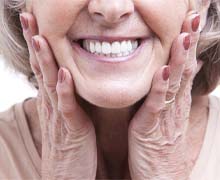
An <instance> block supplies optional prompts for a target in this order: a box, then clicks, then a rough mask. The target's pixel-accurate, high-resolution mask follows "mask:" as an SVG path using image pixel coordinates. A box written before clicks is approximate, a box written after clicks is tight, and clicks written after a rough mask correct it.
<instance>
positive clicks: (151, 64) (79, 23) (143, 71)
mask: <svg viewBox="0 0 220 180" xmlns="http://www.w3.org/2000/svg"><path fill="white" fill-rule="evenodd" d="M32 1H33V12H34V15H35V16H36V19H37V23H38V27H39V33H40V34H41V35H43V36H45V37H46V38H47V40H48V42H49V44H50V46H51V48H52V50H53V53H54V55H55V57H56V60H57V63H58V65H59V66H63V67H66V68H68V69H69V70H70V72H71V74H72V76H73V79H74V83H75V88H76V91H77V93H78V94H79V95H80V96H81V97H82V98H84V99H85V100H87V101H89V102H90V103H92V104H95V105H97V106H101V107H106V108H122V107H127V106H130V105H132V104H134V103H135V102H137V101H138V100H140V99H141V98H143V97H144V96H145V95H147V93H148V92H149V90H150V87H151V81H152V78H153V76H154V73H155V72H156V71H157V70H158V69H159V68H160V67H161V66H163V65H165V64H167V63H168V57H169V53H170V48H171V45H172V42H173V40H174V38H176V37H177V36H178V35H179V34H180V32H181V27H182V23H183V21H184V19H185V16H186V13H187V11H188V10H189V0H178V1H177V0H166V1H164V0H111V1H108V0H62V1H60V0H32ZM79 39H80V40H82V41H80V42H83V41H84V45H85V44H87V48H88V47H90V48H91V49H90V51H92V52H94V48H93V44H94V46H96V48H97V49H95V51H97V52H101V53H102V54H98V55H94V54H93V53H92V52H88V51H87V50H83V49H82V48H80V47H79V46H78V45H77V44H78V43H75V42H74V41H76V40H79ZM123 40H126V43H122V41H123ZM129 40H131V43H130V42H129ZM136 40H138V43H139V46H138V48H137V49H136V47H135V43H136V42H137V41H136ZM140 40H141V41H140ZM102 42H106V43H103V44H102ZM104 44H105V45H104ZM100 45H101V49H102V50H103V52H102V51H100ZM119 45H120V46H119ZM121 46H122V47H121ZM118 47H121V48H118ZM131 47H132V49H134V52H133V53H132V54H131V55H129V54H130V53H131ZM113 49H114V50H113ZM111 50H113V51H111ZM129 50H130V51H129ZM86 51H87V52H86ZM120 51H124V52H127V54H128V53H129V54H128V55H127V54H126V53H124V54H123V53H121V54H120ZM104 53H105V54H108V53H110V54H109V56H111V57H104V56H105V55H104ZM115 56H122V57H120V58H115ZM103 60H105V61H103ZM106 61H110V62H106ZM119 61H120V62H119Z"/></svg>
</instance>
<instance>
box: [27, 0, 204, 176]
mask: <svg viewBox="0 0 220 180" xmlns="http://www.w3.org/2000/svg"><path fill="white" fill-rule="evenodd" d="M124 4H126V5H127V6H126V7H124V6H123V5H124ZM114 5H117V6H114ZM87 6H88V7H87ZM61 7H62V8H61ZM85 7H87V8H85ZM122 7H124V8H122ZM134 7H135V8H134ZM190 8H191V6H190V3H189V2H188V1H174V0H169V1H166V3H164V2H163V1H159V0H158V1H151V0H149V1H148V0H147V1H146V0H143V1H142V0H139V1H138V0H136V1H126V0H124V1H116V0H115V1H112V4H111V6H110V5H106V4H105V2H104V1H99V2H98V1H96V0H92V1H90V2H88V1H83V0H81V1H62V2H61V1H55V0H46V1H45V0H44V1H43V0H42V1H41V0H40V1H34V0H33V6H32V7H31V9H32V10H33V11H32V12H33V14H34V16H35V17H36V21H37V27H38V31H37V30H36V29H35V32H32V35H36V34H40V35H41V36H37V37H36V39H37V40H38V41H39V42H40V43H44V46H43V47H44V48H45V51H43V52H44V53H42V52H38V53H36V51H35V52H33V50H30V49H31V48H32V47H31V45H29V51H30V52H32V55H33V56H36V57H35V58H32V60H31V63H32V67H33V69H34V67H37V69H40V71H41V75H40V76H39V75H38V76H37V77H41V76H43V77H44V79H46V81H44V82H43V79H41V80H40V78H38V81H39V82H41V83H40V84H41V94H43V97H45V98H44V99H46V100H47V101H48V96H49V97H50V98H49V99H50V100H49V102H47V103H45V101H43V102H44V103H39V104H38V109H39V110H38V111H39V112H41V110H43V109H44V104H50V105H49V106H50V108H51V109H53V110H52V111H50V112H49V113H51V114H52V115H53V116H50V117H52V118H56V120H54V121H55V122H56V121H58V122H60V123H64V124H65V121H67V119H69V120H71V121H74V122H75V123H76V122H77V121H79V122H85V121H84V120H83V121H82V119H86V122H89V123H88V124H89V126H90V127H91V128H89V129H93V126H92V125H91V123H90V121H91V119H90V118H88V117H87V115H86V114H85V113H84V112H83V110H82V109H81V107H79V106H78V104H77V102H76V101H74V102H71V103H70V102H69V103H66V102H65V101H64V100H63V99H65V100H67V99H68V98H64V97H67V95H69V97H71V96H72V97H71V98H74V97H73V94H72V93H71V92H74V90H73V84H72V83H73V82H74V87H75V88H76V93H77V94H79V95H80V96H81V97H82V98H84V99H86V100H87V101H88V102H90V103H92V104H94V105H95V106H97V107H96V108H97V109H96V110H97V112H98V111H99V108H98V107H99V106H101V107H104V108H106V110H108V109H107V108H118V109H119V108H122V107H128V106H131V105H133V104H134V103H135V102H137V101H138V100H140V99H141V98H143V97H144V96H145V95H148V96H147V98H146V99H145V101H144V103H143V105H142V106H141V107H140V109H139V110H138V111H137V113H136V114H135V115H134V117H133V118H132V119H131V117H129V116H128V117H129V118H128V119H120V118H119V119H118V122H117V121H115V123H116V124H117V123H119V122H121V121H129V122H130V121H131V123H130V126H129V128H128V129H127V130H128V134H129V137H128V138H129V139H128V144H129V147H128V148H129V152H132V153H130V154H129V168H130V171H131V177H132V179H152V178H153V177H155V176H156V175H158V174H160V175H161V177H167V178H168V179H169V178H174V179H175V178H179V177H181V178H183V179H187V178H188V175H189V172H190V170H189V169H188V168H187V167H186V168H185V167H184V168H182V167H183V166H181V165H182V164H185V165H186V166H187V163H186V162H184V159H181V158H177V154H179V153H182V150H184V148H185V146H186V141H185V133H186V127H187V126H188V119H189V112H190V108H191V95H190V92H191V85H192V80H193V78H194V76H195V74H196V73H197V72H198V70H199V68H200V67H201V64H199V66H197V61H196V51H195V49H196V46H197V41H198V38H199V36H198V34H199V32H196V33H194V34H193V36H192V44H191V48H190V50H189V51H187V52H185V51H184V50H183V46H182V42H183V38H184V37H185V36H186V35H187V34H186V33H185V34H184V33H182V34H180V32H181V31H184V32H188V33H190V34H192V31H191V26H190V25H191V20H192V19H190V18H189V17H191V18H192V16H193V15H192V14H191V16H190V15H189V16H187V18H186V15H187V12H188V11H189V9H190ZM97 12H99V13H100V12H101V14H102V15H106V16H105V17H103V16H101V17H100V15H99V16H98V15H97V14H96V13H97ZM88 13H90V16H89V15H88ZM124 14H126V16H122V15H124ZM116 15H118V16H116ZM194 16H195V15H194ZM120 17H123V18H120ZM30 19H32V18H31V17H30V16H29V20H30ZM32 22H34V20H33V19H32ZM183 22H184V25H183ZM202 22H204V19H202ZM33 24H34V23H33ZM133 24H135V26H134V25H133ZM91 27H92V28H91ZM125 27H126V28H125ZM81 34H89V35H98V36H101V35H106V36H116V35H119V36H120V35H124V34H128V35H129V36H135V35H136V36H140V35H143V36H148V37H150V38H149V40H148V41H149V43H148V45H147V46H146V47H145V48H144V51H143V52H142V53H140V54H139V56H138V57H137V59H136V60H134V62H133V63H128V64H127V66H126V67H123V66H119V67H118V66H110V67H108V66H105V65H100V64H97V63H95V62H92V63H91V62H88V61H87V60H86V59H83V58H82V57H80V56H79V54H77V53H76V52H75V51H74V50H73V49H72V48H71V45H70V41H69V39H70V37H72V38H77V37H79V36H80V35H81ZM179 34H180V35H179ZM32 35H30V34H29V39H28V38H26V40H27V41H29V43H30V39H31V36H32ZM42 36H44V38H46V39H47V41H48V43H49V44H47V42H46V41H44V40H43V39H44V38H43V37H42ZM26 37H27V36H26ZM48 45H49V46H50V47H51V49H50V48H48ZM46 47H47V49H46ZM171 47H173V48H172V49H173V50H172V51H171ZM51 50H52V51H51ZM39 54H40V55H39ZM170 55H171V57H170V58H169V56H170ZM33 56H32V57H33ZM45 57H47V58H45ZM48 57H49V58H48ZM45 59H48V64H49V65H51V66H47V67H48V68H49V67H51V69H50V71H49V70H48V69H47V68H43V67H44V66H43V65H44V63H45V62H44V61H45ZM56 63H57V64H56ZM167 63H168V64H169V66H170V71H171V72H170V75H169V77H170V78H169V80H167V81H164V80H163V72H164V69H165V67H166V66H164V65H165V64H167ZM39 64H40V65H39ZM57 65H58V66H57ZM59 67H64V69H65V72H66V73H68V76H67V77H69V79H68V81H69V83H70V84H72V85H71V86H70V84H69V87H71V88H68V91H66V96H62V95H63V93H62V91H63V90H62V89H61V88H59V87H60V84H59V83H58V82H57V76H56V74H57V73H58V69H59ZM94 69H95V71H94ZM34 71H35V73H37V71H36V69H35V70H34ZM49 72H50V73H49ZM51 72H52V73H51ZM59 74H60V73H59ZM55 77H56V78H55ZM183 79H184V81H182V80H183ZM72 80H73V81H72ZM182 82H183V83H182ZM44 83H45V84H44ZM47 83H49V85H50V86H48V84H47ZM180 83H181V86H180V88H179V84H180ZM131 84H132V88H131ZM48 87H49V88H48ZM51 87H52V88H54V89H51ZM55 87H56V88H55ZM64 87H68V84H66V86H65V85H64ZM64 87H63V88H64ZM177 87H178V88H177ZM48 89H49V90H48ZM64 89H65V88H64ZM55 91H56V93H55V98H54V92H55ZM115 92H117V93H115ZM44 94H45V96H44ZM64 94H65V93H64ZM51 95H52V96H53V97H52V98H51ZM56 96H58V98H57V97H56ZM174 96H176V101H175V102H174V103H173V104H172V105H171V106H169V107H166V106H165V104H164V101H165V99H166V97H167V98H168V99H171V98H172V97H174ZM39 97H42V96H39ZM109 97H110V98H109ZM186 97H187V98H186ZM39 99H40V98H39ZM183 100H184V101H183ZM186 101H187V103H186ZM180 102H182V103H180ZM65 104H67V105H69V106H65ZM75 104H77V107H79V108H77V109H80V111H79V112H80V113H78V116H77V118H76V116H75V118H73V117H74V115H73V116H70V115H69V114H71V113H67V112H68V111H69V112H70V111H71V107H72V108H73V107H75V106H76V105H75ZM57 106H58V109H56V108H57ZM50 108H49V109H50ZM65 108H66V109H65ZM74 110H75V108H74ZM64 112H65V113H67V114H68V116H67V117H68V118H66V116H64V114H65V113H64ZM100 112H101V109H100ZM116 112H117V111H115V112H114V111H113V113H116ZM176 112H178V113H176ZM54 113H55V114H54ZM101 113H102V112H101ZM113 113H112V114H113ZM102 115H103V116H104V117H105V114H102ZM108 115H109V114H108ZM85 117H86V118H85ZM109 117H115V116H113V115H110V116H109ZM109 117H108V118H107V117H106V120H107V119H108V120H109V119H110V120H112V123H113V122H114V120H115V119H111V118H109ZM116 117H117V116H116ZM177 117H178V118H177ZM44 118H45V117H44ZM44 118H42V119H41V120H42V121H41V124H42V123H43V120H44ZM96 118H97V117H95V116H92V119H93V121H94V122H98V123H100V127H102V126H101V124H102V123H105V122H102V123H101V122H100V121H98V119H96ZM102 120H103V119H102ZM104 120H105V119H104ZM104 120H103V121H104ZM110 120H109V122H110ZM116 120H117V119H116ZM175 120H178V122H175ZM63 121H64V122H63ZM52 122H53V121H52ZM164 122H166V123H164ZM179 122H181V123H179ZM182 122H183V123H182ZM162 123H164V124H165V125H166V124H169V125H170V124H171V125H170V126H163V125H164V124H162ZM73 124H74V123H73ZM83 124H84V123H82V124H81V125H82V126H80V127H86V128H84V132H88V126H83ZM86 124H87V123H86ZM106 124H107V121H106ZM155 124H156V125H155ZM158 124H159V125H158ZM173 124H176V125H177V126H173ZM75 125H76V124H75ZM77 125H79V124H77ZM146 125H147V126H146ZM52 127H53V126H52ZM73 127H75V126H74V125H73ZM103 127H104V126H103ZM158 127H162V128H161V129H162V130H163V131H161V132H160V128H159V129H158ZM42 129H43V128H42ZM73 129H74V128H73ZM110 130H112V129H109V130H108V129H107V128H106V129H102V131H106V132H108V131H110ZM45 131H46V130H43V133H45ZM52 132H53V133H54V134H55V135H54V136H55V137H56V136H57V137H59V136H61V135H56V134H57V133H56V132H54V130H52ZM68 132H69V131H68ZM70 132H71V131H70ZM148 132H151V133H148ZM154 132H156V135H158V132H159V135H160V136H158V137H156V139H154V138H155V136H153V138H152V136H151V135H152V134H153V135H154V134H155V133H154ZM45 134H46V133H45ZM70 134H72V133H70ZM73 134H74V133H73ZM81 134H83V135H82V136H81V137H80V135H79V136H72V138H73V139H75V138H80V139H87V141H88V139H90V138H91V140H92V141H90V142H93V149H94V150H95V149H96V147H95V145H94V144H95V137H94V134H93V132H92V131H91V134H93V135H92V136H90V137H88V136H85V133H81ZM149 134H150V135H149ZM86 135H88V133H86ZM97 136H102V134H97ZM64 137H65V136H64ZM67 137H68V138H67V139H69V137H71V136H70V135H69V134H68V133H67ZM83 137H87V138H83ZM159 137H160V138H161V139H160V138H159ZM158 138H159V141H158ZM176 139H178V141H175V140H176ZM179 139H180V140H179ZM59 140H60V139H59ZM107 140H108V139H107ZM136 140H138V141H136ZM174 141H175V142H176V143H175V142H174ZM59 142H62V138H61V141H59ZM65 142H66V143H67V144H62V146H63V147H62V148H64V149H69V148H65V146H66V147H69V145H70V144H69V141H65ZM70 142H71V141H70ZM85 142H86V141H84V142H82V144H85V146H84V147H82V148H84V150H85V149H89V148H90V147H91V146H86V145H88V144H87V143H85ZM42 143H44V144H43V145H42V146H43V147H45V146H44V145H45V144H46V143H48V142H42ZM50 143H51V142H50ZM72 143H74V141H73V142H72ZM173 143H174V144H173ZM152 144H154V145H155V148H152V147H151V146H152ZM170 144H173V145H174V147H178V149H180V151H177V152H176V153H171V154H169V156H167V152H169V151H172V148H171V149H169V148H170V146H169V145H170ZM71 147H76V146H74V145H73V144H72V146H71ZM76 148H77V147H76ZM72 151H74V149H72ZM72 151H71V148H70V149H69V151H66V152H65V153H67V154H69V156H68V157H69V159H68V160H67V163H63V164H62V166H65V164H67V165H69V163H68V161H69V162H71V163H72V164H74V162H73V161H72V160H71V155H72ZM79 151H80V150H79ZM82 151H83V149H82ZM57 153H58V154H59V155H61V156H60V157H62V153H61V152H59V148H58V152H57ZM79 154H80V153H79ZM143 154H145V155H146V156H144V157H145V158H143V156H142V155H143ZM161 154H162V155H163V156H162V157H160V160H161V158H164V159H169V160H170V162H176V163H174V164H172V165H171V167H170V166H168V164H169V162H166V161H165V163H164V164H163V163H162V164H161V166H159V167H158V169H157V168H156V167H157V164H158V159H156V158H155V157H158V156H160V155H161ZM91 155H93V156H92V158H94V157H96V155H95V152H92V153H91ZM149 155H152V157H154V158H152V159H147V160H146V158H148V157H151V156H149ZM80 157H82V156H80ZM52 158H54V159H50V158H49V160H47V163H46V164H50V163H52V164H56V163H57V164H59V163H61V161H60V159H56V156H54V155H52ZM83 158H84V157H82V159H81V160H84V159H83ZM92 158H91V156H90V158H89V156H88V159H87V160H89V159H92ZM140 161H141V162H144V163H141V164H140V163H139V162H140ZM79 162H80V159H77V161H76V162H75V163H79ZM88 162H90V163H91V161H88ZM94 162H95V161H94ZM71 163H70V164H71ZM140 165H141V166H142V167H143V168H140V167H139V166H140ZM52 167H53V166H50V165H49V168H52ZM58 167H59V166H58ZM91 167H93V166H90V167H88V169H90V170H91V169H92V168H91ZM94 167H95V168H96V163H94ZM94 167H93V168H94ZM149 167H151V168H154V170H155V171H151V173H146V172H147V171H148V170H149ZM168 167H169V169H167V168H168ZM176 167H181V168H180V169H178V168H176ZM63 168H64V169H65V168H67V169H65V170H66V172H71V166H67V167H63ZM68 168H70V169H69V170H68ZM174 169H175V170H176V172H177V173H176V174H175V173H170V171H172V170H174ZM81 170H82V169H81ZM140 170H144V171H140ZM151 170H152V169H151ZM183 170H184V171H183ZM185 170H186V171H185ZM78 172H81V171H80V170H79V171H78ZM88 172H90V173H92V172H94V170H91V171H88ZM44 173H45V174H46V172H44ZM73 173H74V172H73ZM75 173H76V172H75ZM166 173H167V174H166ZM55 174H56V172H55ZM67 174H69V173H67ZM79 174H80V173H79ZM63 175H64V174H63ZM184 175H185V177H183V176H184ZM64 176H65V175H64ZM94 176H95V175H94V174H93V175H92V177H94ZM45 177H46V176H45ZM48 177H49V176H48ZM57 177H59V176H57ZM72 177H77V176H76V175H74V174H73V175H72ZM78 177H80V176H78ZM85 177H86V175H85ZM158 177H159V176H158ZM67 178H68V177H67Z"/></svg>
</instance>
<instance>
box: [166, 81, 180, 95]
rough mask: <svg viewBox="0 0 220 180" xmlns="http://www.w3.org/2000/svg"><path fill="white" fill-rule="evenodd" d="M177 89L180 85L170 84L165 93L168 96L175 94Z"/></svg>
mask: <svg viewBox="0 0 220 180" xmlns="http://www.w3.org/2000/svg"><path fill="white" fill-rule="evenodd" d="M179 88H180V84H179V83H173V84H170V86H169V89H168V91H167V93H168V94H176V93H177V92H178V91H179Z"/></svg>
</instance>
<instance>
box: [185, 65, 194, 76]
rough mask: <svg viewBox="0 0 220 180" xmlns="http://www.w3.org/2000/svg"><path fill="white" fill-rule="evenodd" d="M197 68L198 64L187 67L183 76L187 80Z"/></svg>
mask: <svg viewBox="0 0 220 180" xmlns="http://www.w3.org/2000/svg"><path fill="white" fill-rule="evenodd" d="M196 67H197V65H196V64H192V65H190V66H188V67H186V68H185V70H184V72H183V75H184V76H185V78H189V77H191V76H192V75H193V74H194V72H195V69H196Z"/></svg>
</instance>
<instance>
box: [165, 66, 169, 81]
mask: <svg viewBox="0 0 220 180" xmlns="http://www.w3.org/2000/svg"><path fill="white" fill-rule="evenodd" d="M169 77H170V67H169V66H167V67H165V68H164V70H163V80H164V81H167V80H168V79H169Z"/></svg>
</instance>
